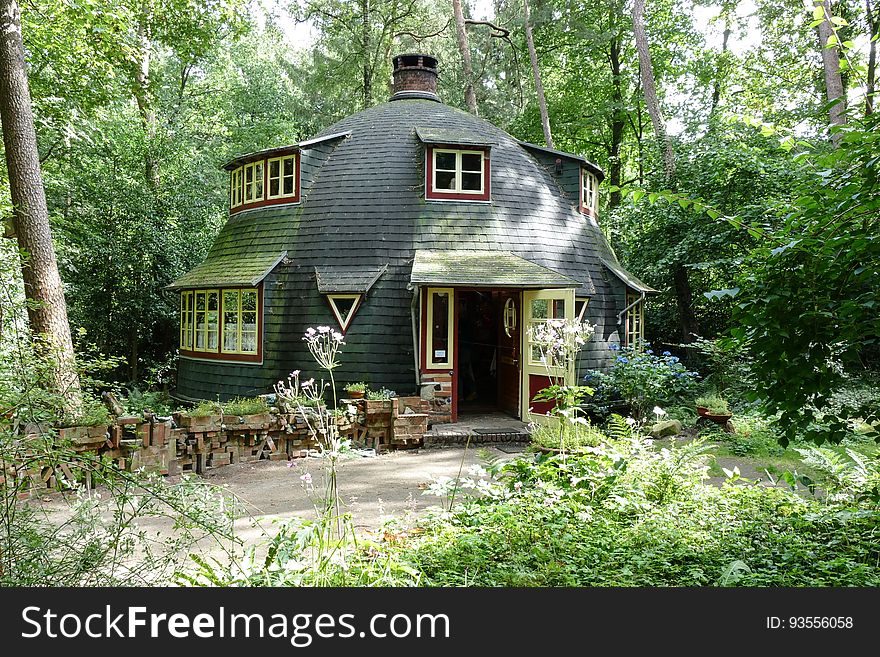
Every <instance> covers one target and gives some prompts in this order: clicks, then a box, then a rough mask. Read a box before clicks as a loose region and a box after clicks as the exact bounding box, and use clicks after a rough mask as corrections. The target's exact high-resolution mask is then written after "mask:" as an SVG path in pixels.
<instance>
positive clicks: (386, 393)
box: [365, 388, 397, 401]
mask: <svg viewBox="0 0 880 657" xmlns="http://www.w3.org/2000/svg"><path fill="white" fill-rule="evenodd" d="M365 397H366V398H367V399H370V400H375V401H383V400H388V399H394V398H395V397H397V393H396V392H394V391H393V390H389V389H388V388H380V389H379V390H367V391H366V395H365Z"/></svg>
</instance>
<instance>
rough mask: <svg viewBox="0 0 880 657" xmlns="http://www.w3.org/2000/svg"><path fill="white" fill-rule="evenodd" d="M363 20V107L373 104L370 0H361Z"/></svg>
mask: <svg viewBox="0 0 880 657" xmlns="http://www.w3.org/2000/svg"><path fill="white" fill-rule="evenodd" d="M361 11H362V12H363V22H362V23H361V47H362V48H363V51H364V69H363V75H364V97H363V106H364V107H363V108H364V109H367V108H368V107H369V106H370V105H372V104H373V72H372V68H371V66H370V0H361Z"/></svg>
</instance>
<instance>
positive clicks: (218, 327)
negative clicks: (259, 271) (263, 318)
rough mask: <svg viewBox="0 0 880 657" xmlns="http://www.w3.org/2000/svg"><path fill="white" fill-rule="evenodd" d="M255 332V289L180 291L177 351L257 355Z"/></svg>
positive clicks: (256, 335) (257, 342)
mask: <svg viewBox="0 0 880 657" xmlns="http://www.w3.org/2000/svg"><path fill="white" fill-rule="evenodd" d="M259 329H260V326H259V293H258V291H257V290H256V289H253V288H250V289H247V288H245V289H238V288H235V289H225V290H187V291H184V292H181V295H180V348H181V350H183V351H193V352H204V353H220V354H244V355H257V354H258V353H259Z"/></svg>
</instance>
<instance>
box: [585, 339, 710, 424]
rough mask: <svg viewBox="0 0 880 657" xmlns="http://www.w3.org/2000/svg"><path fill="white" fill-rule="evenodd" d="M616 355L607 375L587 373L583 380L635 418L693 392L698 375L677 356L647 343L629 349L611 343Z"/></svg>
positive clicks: (603, 397) (642, 416)
mask: <svg viewBox="0 0 880 657" xmlns="http://www.w3.org/2000/svg"><path fill="white" fill-rule="evenodd" d="M609 348H610V349H612V350H614V351H616V352H618V353H617V356H616V357H615V359H614V363H613V364H612V366H611V369H610V370H609V371H608V372H607V373H604V372H598V371H595V370H593V371H590V372H588V373H587V375H586V376H585V377H584V379H585V381H587V382H588V383H590V384H591V385H594V386H596V387H597V388H598V390H599V391H600V393H601V398H602V399H605V400H609V399H620V400H622V401H623V402H624V403H625V404H626V405H627V406H628V407H629V410H630V413H632V416H633V417H634V418H636V419H639V420H640V419H642V418H644V417H645V416H646V415H647V414H648V412H649V411H650V410H651V409H652V408H653V407H654V406H658V405H659V406H664V405H666V404H669V403H670V402H672V401H675V400H677V399H680V398H682V397H684V396H686V395H687V394H689V393H690V392H692V391H693V389H694V387H695V385H696V382H697V378H698V377H699V374H697V372H693V371H691V370H688V368H687V367H685V365H684V364H683V363H682V362H681V360H680V359H679V358H678V356H673V355H672V354H671V353H670V352H668V351H664V352H662V353H660V354H657V353H655V352H654V350H652V349H650V348H649V347H648V345H647V343H640V344H638V345H635V346H630V347H620V346H619V345H617V344H612V345H611V346H610V347H609Z"/></svg>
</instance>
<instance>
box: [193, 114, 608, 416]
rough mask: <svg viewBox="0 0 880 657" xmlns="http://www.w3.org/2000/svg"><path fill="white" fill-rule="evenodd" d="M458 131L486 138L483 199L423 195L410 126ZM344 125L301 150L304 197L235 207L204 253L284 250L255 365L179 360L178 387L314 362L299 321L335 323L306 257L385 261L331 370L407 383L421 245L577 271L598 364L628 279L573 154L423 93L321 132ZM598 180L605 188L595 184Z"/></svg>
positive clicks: (234, 383)
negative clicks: (583, 207)
mask: <svg viewBox="0 0 880 657" xmlns="http://www.w3.org/2000/svg"><path fill="white" fill-rule="evenodd" d="M432 126H433V127H438V128H443V129H446V130H450V131H456V130H460V131H466V132H467V133H468V134H473V135H476V136H477V137H475V138H480V139H484V140H486V141H487V142H491V143H492V147H491V178H492V179H491V202H490V203H466V202H461V201H452V200H449V201H442V202H440V201H437V202H429V203H428V202H426V201H425V171H424V160H425V157H424V148H425V145H424V144H423V143H422V142H421V141H420V140H419V138H418V136H417V135H416V130H415V129H416V127H426V128H429V127H432ZM344 132H350V136H347V137H341V138H338V139H334V140H332V141H326V142H321V143H318V144H315V145H314V146H313V147H310V148H304V149H303V150H302V152H301V189H302V193H301V203H300V205H298V206H283V207H278V208H271V207H270V208H260V209H256V210H251V211H249V212H245V213H239V214H237V215H235V216H233V217H231V218H230V220H229V222H228V223H227V225H226V226H225V227H224V228H223V230H222V231H221V233H220V235H219V236H218V238H217V241H216V243H215V244H214V246H213V248H212V249H211V252H210V254H209V256H208V258H209V259H210V258H212V257H219V256H238V257H241V258H248V257H252V256H253V254H254V253H269V252H274V253H280V252H282V251H287V259H286V260H284V261H282V262H281V263H280V264H279V265H278V266H277V267H276V268H275V269H274V270H273V272H272V273H271V274H270V275H269V276H268V277H267V278H266V279H265V281H264V290H265V303H264V315H263V327H264V331H263V336H264V337H263V339H264V344H263V354H264V362H263V364H262V365H248V366H243V365H237V364H230V363H208V362H196V361H186V360H181V362H180V367H179V371H178V388H177V390H178V392H179V393H180V394H181V395H185V396H188V397H200V398H207V399H214V398H216V397H217V396H218V395H219V396H220V398H221V399H226V398H229V397H233V396H237V395H252V394H258V393H264V392H270V391H271V388H272V384H273V383H274V382H276V381H277V380H278V379H280V378H283V377H286V376H287V374H288V373H289V372H290V371H292V370H294V369H299V370H302V371H303V372H304V373H306V374H307V375H308V376H319V374H320V373H319V372H316V371H315V367H314V361H313V360H312V357H311V356H310V355H309V353H308V351H307V349H306V346H305V344H304V343H303V341H302V335H303V333H304V332H305V330H306V328H308V327H310V326H319V325H324V326H331V327H335V326H336V320H335V318H334V316H333V314H332V311H331V310H330V308H329V307H328V304H327V303H326V300H325V299H324V298H323V296H322V295H321V294H320V293H319V291H318V287H317V283H316V280H315V267H330V266H336V265H348V266H353V265H357V266H359V267H364V268H379V267H383V266H385V265H387V266H388V268H387V270H386V271H385V272H384V273H383V274H382V276H381V277H380V278H379V279H378V280H377V282H376V283H375V285H373V286H372V288H370V290H369V292H368V293H367V294H366V295H365V296H364V298H363V300H362V302H361V305H360V307H359V309H358V311H357V314H356V315H355V317H354V319H353V320H352V322H351V324H350V325H349V327H348V329H347V331H346V336H345V341H346V345H345V346H344V348H343V351H342V354H341V357H340V360H341V363H342V366H341V367H340V369H339V370H337V372H336V378H337V381H338V382H340V383H345V382H350V381H360V380H363V381H366V382H367V383H368V384H369V385H370V386H371V387H373V388H378V387H382V386H385V387H388V388H391V389H393V390H395V391H397V392H399V393H412V392H415V391H416V389H417V388H416V377H415V372H414V357H413V337H412V325H411V316H410V304H411V301H412V292H411V291H410V290H407V285H408V283H409V280H410V274H411V269H412V264H413V258H414V254H415V251H416V250H417V249H431V250H473V251H486V250H499V251H509V252H511V253H513V254H515V255H517V256H520V257H522V258H525V259H527V260H529V261H530V262H533V263H536V264H539V265H541V266H543V267H547V268H549V269H552V270H554V271H556V272H559V273H561V274H563V275H565V276H567V277H569V278H572V279H575V280H576V281H578V282H580V283H581V288H579V290H578V291H577V296H589V297H591V300H590V303H589V306H588V308H587V312H586V315H585V319H587V320H588V321H590V322H591V323H593V324H595V325H596V335H595V337H594V339H593V340H592V341H591V342H590V343H588V344H587V347H586V348H585V349H584V351H583V353H582V356H581V359H580V360H581V363H580V365H581V367H582V368H587V367H589V368H603V367H607V365H608V363H609V362H610V360H609V359H610V356H611V354H612V353H613V352H611V351H610V350H609V349H608V344H609V342H617V341H618V340H619V336H618V326H617V324H616V319H617V313H618V312H619V311H620V310H622V309H623V305H621V304H622V303H623V298H624V295H625V290H624V286H623V285H622V284H621V283H620V281H619V280H617V279H616V278H615V277H614V276H611V275H608V274H607V272H606V269H605V267H604V266H603V265H602V263H601V260H600V259H601V258H605V259H610V260H615V258H614V254H613V253H612V251H611V249H610V247H609V246H608V244H607V242H606V240H605V237H604V235H603V234H602V232H601V231H600V230H599V228H598V226H596V225H595V224H594V223H592V222H591V221H588V220H586V217H585V216H584V215H583V214H581V213H580V212H579V210H578V194H579V190H578V184H579V183H578V181H579V166H580V165H579V164H578V162H576V161H566V160H564V159H563V163H562V170H561V171H560V172H559V173H557V172H556V167H555V157H553V156H544V155H541V154H536V152H535V151H534V150H529V149H527V148H525V147H524V146H522V145H521V144H519V143H518V142H517V141H516V140H514V139H513V138H512V137H510V136H509V135H508V134H506V133H505V132H504V131H502V130H500V129H499V128H497V127H495V126H493V125H491V124H489V123H487V122H486V121H483V120H482V119H479V118H476V117H474V116H472V115H470V114H468V113H466V112H463V111H461V110H458V109H455V108H453V107H449V106H447V105H444V104H442V103H437V102H432V101H429V100H415V99H408V100H397V101H393V102H389V103H385V104H382V105H378V106H376V107H373V108H370V109H367V110H365V111H363V112H360V113H358V114H355V115H353V116H351V117H348V118H346V119H344V120H343V121H340V122H339V123H337V124H335V125H333V126H330V127H329V128H327V130H326V131H325V133H323V134H327V135H329V134H333V133H344ZM600 192H601V188H600Z"/></svg>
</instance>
